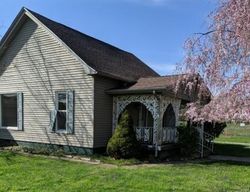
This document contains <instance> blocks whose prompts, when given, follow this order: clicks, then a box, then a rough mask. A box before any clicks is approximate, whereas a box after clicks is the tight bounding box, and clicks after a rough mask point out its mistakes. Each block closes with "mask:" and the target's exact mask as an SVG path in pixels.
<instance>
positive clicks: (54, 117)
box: [50, 110, 57, 132]
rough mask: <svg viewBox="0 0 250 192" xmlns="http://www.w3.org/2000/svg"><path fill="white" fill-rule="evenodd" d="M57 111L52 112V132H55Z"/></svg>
mask: <svg viewBox="0 0 250 192" xmlns="http://www.w3.org/2000/svg"><path fill="white" fill-rule="evenodd" d="M56 115H57V110H52V111H51V112H50V130H51V132H55V123H56Z"/></svg>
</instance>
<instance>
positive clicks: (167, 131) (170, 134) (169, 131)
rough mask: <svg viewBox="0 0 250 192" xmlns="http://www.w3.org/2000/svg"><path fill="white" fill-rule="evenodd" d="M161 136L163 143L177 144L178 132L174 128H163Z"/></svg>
mask: <svg viewBox="0 0 250 192" xmlns="http://www.w3.org/2000/svg"><path fill="white" fill-rule="evenodd" d="M162 134H163V135H162V142H163V143H177V141H178V132H177V128H176V127H163V128H162Z"/></svg>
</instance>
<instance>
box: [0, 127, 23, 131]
mask: <svg viewBox="0 0 250 192" xmlns="http://www.w3.org/2000/svg"><path fill="white" fill-rule="evenodd" d="M0 129H8V130H14V131H19V129H18V127H0Z"/></svg>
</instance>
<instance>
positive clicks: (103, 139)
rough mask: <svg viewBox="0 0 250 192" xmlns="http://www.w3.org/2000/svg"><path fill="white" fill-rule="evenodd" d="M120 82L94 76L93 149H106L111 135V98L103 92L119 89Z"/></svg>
mask: <svg viewBox="0 0 250 192" xmlns="http://www.w3.org/2000/svg"><path fill="white" fill-rule="evenodd" d="M120 84H121V82H119V81H116V80H114V79H109V78H105V77H100V76H95V83H94V85H95V86H94V87H95V89H94V90H95V91H94V101H95V102H94V122H95V123H94V127H95V128H94V147H95V148H98V147H106V145H107V142H108V140H109V138H110V137H111V135H112V113H113V97H112V96H110V95H108V94H106V93H105V91H107V90H109V89H113V88H117V87H119V85H120Z"/></svg>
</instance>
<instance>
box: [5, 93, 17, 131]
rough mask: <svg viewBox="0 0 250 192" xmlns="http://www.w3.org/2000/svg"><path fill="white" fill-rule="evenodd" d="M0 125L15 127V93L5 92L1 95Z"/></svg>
mask: <svg viewBox="0 0 250 192" xmlns="http://www.w3.org/2000/svg"><path fill="white" fill-rule="evenodd" d="M1 113H2V127H17V95H16V94H5V95H2V97H1Z"/></svg>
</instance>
